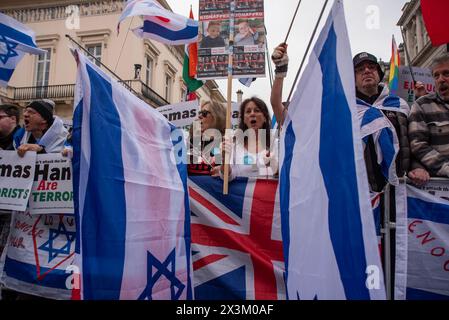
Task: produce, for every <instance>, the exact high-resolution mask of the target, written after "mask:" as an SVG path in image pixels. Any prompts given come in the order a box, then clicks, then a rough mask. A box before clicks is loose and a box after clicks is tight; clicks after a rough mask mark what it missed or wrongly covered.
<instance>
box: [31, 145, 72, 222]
mask: <svg viewBox="0 0 449 320" xmlns="http://www.w3.org/2000/svg"><path fill="white" fill-rule="evenodd" d="M35 168H36V169H35V170H36V171H35V181H34V183H33V188H32V190H31V196H30V213H31V214H55V213H57V214H59V213H64V214H73V213H74V209H73V185H72V162H71V160H70V159H69V158H67V157H63V156H62V155H60V154H58V153H53V154H42V155H38V156H37V158H36V167H35Z"/></svg>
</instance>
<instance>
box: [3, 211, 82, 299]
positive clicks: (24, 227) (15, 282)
mask: <svg viewBox="0 0 449 320" xmlns="http://www.w3.org/2000/svg"><path fill="white" fill-rule="evenodd" d="M75 239H76V223H75V218H74V217H73V216H65V215H31V214H29V212H28V211H27V212H18V213H15V214H13V217H12V223H11V231H10V234H9V237H8V244H7V247H6V250H5V251H4V252H3V255H2V258H1V262H0V265H2V264H3V265H4V267H3V272H2V274H1V278H0V282H1V283H2V284H4V286H5V287H6V288H9V289H12V290H15V291H19V292H23V293H27V294H32V295H37V296H41V297H45V298H50V299H70V298H71V294H72V291H71V289H72V284H71V277H73V276H72V275H71V273H72V271H75V270H74V269H73V267H74V266H72V263H73V259H74V254H75V252H74V251H75Z"/></svg>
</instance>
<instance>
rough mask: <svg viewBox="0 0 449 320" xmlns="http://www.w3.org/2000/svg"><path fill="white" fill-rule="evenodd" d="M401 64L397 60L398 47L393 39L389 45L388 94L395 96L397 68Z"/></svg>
mask: <svg viewBox="0 0 449 320" xmlns="http://www.w3.org/2000/svg"><path fill="white" fill-rule="evenodd" d="M400 64H401V59H400V58H399V51H398V46H397V45H396V40H395V39H394V36H393V40H392V43H391V61H390V78H389V81H388V83H389V84H388V86H389V88H390V93H392V94H397V92H398V86H399V66H400Z"/></svg>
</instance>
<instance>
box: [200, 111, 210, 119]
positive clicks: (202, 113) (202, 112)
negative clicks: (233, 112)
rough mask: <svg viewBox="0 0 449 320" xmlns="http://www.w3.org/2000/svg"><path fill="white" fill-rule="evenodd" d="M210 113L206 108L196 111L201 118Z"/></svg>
mask: <svg viewBox="0 0 449 320" xmlns="http://www.w3.org/2000/svg"><path fill="white" fill-rule="evenodd" d="M209 113H210V111H207V110H201V111H200V112H198V115H200V116H202V117H203V118H205V117H207V115H208V114H209Z"/></svg>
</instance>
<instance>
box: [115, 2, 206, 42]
mask: <svg viewBox="0 0 449 320" xmlns="http://www.w3.org/2000/svg"><path fill="white" fill-rule="evenodd" d="M134 16H144V21H143V26H141V27H139V28H136V29H133V32H134V33H135V34H136V35H137V36H139V37H141V38H148V39H153V40H156V41H158V42H161V43H165V44H170V45H181V44H189V43H193V42H197V40H198V21H195V20H193V19H189V18H187V17H184V16H182V15H179V14H176V13H174V12H172V11H169V10H167V9H165V8H164V7H163V6H162V5H160V4H159V3H158V2H157V1H154V0H128V2H127V3H126V7H125V9H124V10H123V12H122V15H121V16H120V19H119V22H118V23H119V26H118V28H119V27H120V23H121V22H122V21H123V20H125V19H126V18H128V17H134Z"/></svg>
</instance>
